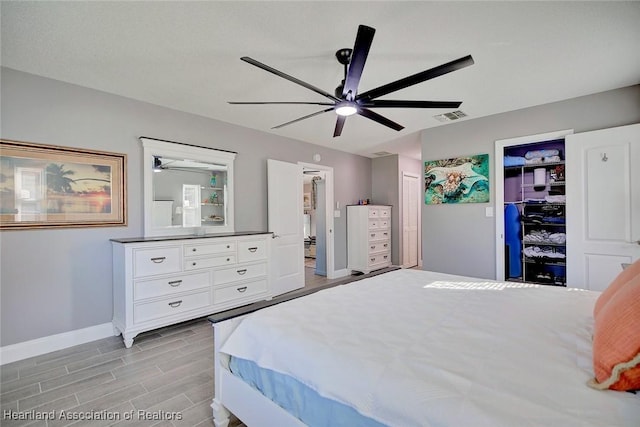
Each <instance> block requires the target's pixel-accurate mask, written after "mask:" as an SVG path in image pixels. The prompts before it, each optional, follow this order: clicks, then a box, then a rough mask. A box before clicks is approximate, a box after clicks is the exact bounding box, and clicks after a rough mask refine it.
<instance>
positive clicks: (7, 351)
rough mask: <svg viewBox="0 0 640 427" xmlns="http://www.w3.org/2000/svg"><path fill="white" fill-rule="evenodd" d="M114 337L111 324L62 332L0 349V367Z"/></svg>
mask: <svg viewBox="0 0 640 427" xmlns="http://www.w3.org/2000/svg"><path fill="white" fill-rule="evenodd" d="M113 335H114V330H113V324H112V323H111V322H109V323H103V324H101V325H96V326H90V327H88V328H84V329H76V330H75V331H69V332H63V333H61V334H56V335H50V336H48V337H42V338H37V339H35V340H30V341H24V342H21V343H17V344H11V345H7V346H4V347H0V365H4V364H7V363H11V362H15V361H18V360H22V359H27V358H29V357H33V356H39V355H41V354H45V353H51V352H52V351H56V350H62V349H63V348H68V347H73V346H74V345H78V344H84V343H86V342H90V341H95V340H99V339H102V338H107V337H111V336H113Z"/></svg>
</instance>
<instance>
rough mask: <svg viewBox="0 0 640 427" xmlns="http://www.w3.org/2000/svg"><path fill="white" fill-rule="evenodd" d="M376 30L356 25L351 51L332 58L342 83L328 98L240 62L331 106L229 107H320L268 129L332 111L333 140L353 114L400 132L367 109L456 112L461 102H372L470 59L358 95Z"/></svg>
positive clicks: (397, 126)
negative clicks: (339, 69) (341, 73)
mask: <svg viewBox="0 0 640 427" xmlns="http://www.w3.org/2000/svg"><path fill="white" fill-rule="evenodd" d="M375 32H376V30H375V29H374V28H371V27H368V26H366V25H360V26H359V27H358V34H357V35H356V41H355V44H354V46H353V49H348V48H345V49H340V50H338V51H337V52H336V58H337V59H338V62H339V63H340V64H343V65H344V71H345V72H344V74H345V77H344V80H342V83H341V84H340V85H339V86H338V87H337V88H336V89H335V92H334V94H333V95H332V94H330V93H329V92H326V91H324V90H322V89H320V88H317V87H315V86H313V85H311V84H309V83H306V82H303V81H302V80H300V79H297V78H295V77H293V76H290V75H288V74H285V73H283V72H282V71H279V70H276V69H275V68H272V67H270V66H268V65H266V64H263V63H261V62H258V61H256V60H255V59H253V58H249V57H248V56H243V57H242V58H240V59H241V60H243V61H244V62H247V63H249V64H251V65H254V66H256V67H258V68H262V69H263V70H265V71H268V72H270V73H272V74H275V75H276V76H279V77H282V78H284V79H287V80H289V81H291V82H293V83H296V84H298V85H300V86H303V87H305V88H307V89H310V90H312V91H314V92H316V93H318V94H320V95H322V96H324V97H326V98H328V99H329V100H330V101H331V102H229V104H290V105H295V104H298V105H301V104H306V105H323V106H327V107H329V108H326V109H324V110H321V111H317V112H315V113H311V114H308V115H306V116H304V117H300V118H298V119H295V120H291V121H289V122H286V123H283V124H281V125H278V126H274V127H273V128H272V129H279V128H281V127H284V126H287V125H290V124H292V123H296V122H299V121H301V120H305V119H308V118H310V117H314V116H317V115H320V114H323V113H327V112H329V111H335V112H336V114H337V115H338V118H337V121H336V127H335V129H334V131H333V136H334V138H335V137H337V136H340V135H341V134H342V128H343V127H344V123H345V121H346V119H347V116H350V115H353V114H359V115H361V116H363V117H366V118H368V119H370V120H373V121H374V122H377V123H380V124H382V125H384V126H387V127H389V128H391V129H394V130H396V131H400V130H402V129H404V126H402V125H400V124H398V123H396V122H394V121H392V120H389V119H388V118H386V117H384V116H381V115H380V114H378V113H376V112H374V111H372V110H371V108H458V107H459V106H460V104H462V102H456V101H402V100H387V99H376V98H379V97H381V96H384V95H387V94H389V93H392V92H396V91H398V90H400V89H404V88H407V87H409V86H413V85H415V84H418V83H422V82H424V81H426V80H429V79H433V78H435V77H438V76H441V75H443V74H447V73H450V72H452V71H456V70H459V69H461V68H464V67H468V66H469V65H472V64H473V58H472V57H471V55H467V56H465V57H462V58H459V59H456V60H454V61H451V62H447V63H446V64H442V65H439V66H437V67H434V68H431V69H428V70H425V71H421V72H419V73H417V74H413V75H411V76H408V77H405V78H402V79H400V80H396V81H394V82H391V83H388V84H386V85H383V86H380V87H377V88H375V89H371V90H368V91H366V92H362V93H359V92H358V85H359V83H360V77H361V76H362V71H363V69H364V64H365V62H366V61H367V56H368V55H369V49H370V48H371V43H372V42H373V35H374V34H375Z"/></svg>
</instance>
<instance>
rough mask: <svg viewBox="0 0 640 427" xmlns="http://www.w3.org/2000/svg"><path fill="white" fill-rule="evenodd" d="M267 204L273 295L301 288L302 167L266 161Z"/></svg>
mask: <svg viewBox="0 0 640 427" xmlns="http://www.w3.org/2000/svg"><path fill="white" fill-rule="evenodd" d="M267 202H268V207H267V214H268V216H269V220H268V222H269V231H271V232H273V237H274V238H273V240H272V244H271V272H270V276H271V292H272V294H273V295H274V296H275V295H280V294H283V293H285V292H289V291H292V290H294V289H298V288H301V287H303V286H304V235H303V233H304V222H303V202H302V166H300V165H296V164H293V163H287V162H281V161H279V160H272V159H268V160H267Z"/></svg>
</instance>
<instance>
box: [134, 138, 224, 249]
mask: <svg viewBox="0 0 640 427" xmlns="http://www.w3.org/2000/svg"><path fill="white" fill-rule="evenodd" d="M140 141H142V144H143V152H144V154H143V157H144V198H145V202H144V234H145V237H154V236H171V235H184V234H211V233H224V232H232V231H234V225H233V163H234V160H235V156H236V153H234V152H229V151H223V150H216V149H211V148H205V147H198V146H193V145H187V144H181V143H176V142H170V141H163V140H158V139H153V138H146V137H141V138H140Z"/></svg>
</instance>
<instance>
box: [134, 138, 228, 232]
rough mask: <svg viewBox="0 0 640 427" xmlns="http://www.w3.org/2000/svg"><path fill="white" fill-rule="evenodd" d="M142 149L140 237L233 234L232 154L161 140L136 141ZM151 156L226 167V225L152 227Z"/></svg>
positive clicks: (143, 139)
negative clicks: (142, 224)
mask: <svg viewBox="0 0 640 427" xmlns="http://www.w3.org/2000/svg"><path fill="white" fill-rule="evenodd" d="M138 139H139V140H140V141H141V142H142V147H143V155H142V162H143V173H144V177H143V180H144V237H160V236H179V235H187V234H195V235H205V234H217V233H230V232H234V231H235V228H234V209H233V205H234V191H233V188H234V185H233V181H234V179H233V163H234V160H235V158H236V154H237V153H235V152H233V151H224V150H218V149H215V148H207V147H200V146H197V145H189V144H183V143H180V142H173V141H165V140H161V139H154V138H147V137H144V136H141V137H140V138H138ZM154 156H160V157H169V158H174V159H194V160H195V159H197V160H198V161H199V162H203V163H218V164H225V165H227V194H228V195H229V197H228V198H227V200H226V201H225V204H226V209H227V211H226V215H227V218H226V220H227V221H226V225H219V226H206V225H203V226H200V227H178V226H174V227H154V226H153V221H152V209H153V175H154V172H153V160H154Z"/></svg>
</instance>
